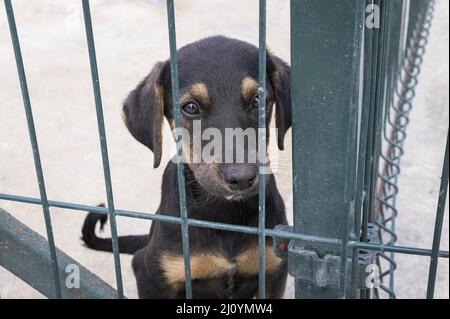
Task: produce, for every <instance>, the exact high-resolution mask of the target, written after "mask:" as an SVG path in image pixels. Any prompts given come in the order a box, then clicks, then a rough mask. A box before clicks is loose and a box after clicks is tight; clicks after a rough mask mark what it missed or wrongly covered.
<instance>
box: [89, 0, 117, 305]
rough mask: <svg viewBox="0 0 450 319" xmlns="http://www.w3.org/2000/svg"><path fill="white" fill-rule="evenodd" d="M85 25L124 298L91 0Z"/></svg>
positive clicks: (112, 231) (115, 265) (114, 243)
mask: <svg viewBox="0 0 450 319" xmlns="http://www.w3.org/2000/svg"><path fill="white" fill-rule="evenodd" d="M82 3H83V15H84V25H85V28H86V39H87V45H88V51H89V63H90V68H91V77H92V86H93V90H94V98H95V110H96V113H97V126H98V134H99V138H100V148H101V153H102V164H103V175H104V178H105V188H106V197H107V202H108V216H109V223H110V228H111V237H112V248H113V254H114V267H115V273H116V283H117V295H118V297H119V298H123V285H122V271H121V267H120V255H119V254H120V252H119V242H118V239H117V225H116V216H115V211H114V199H113V190H112V183H111V171H110V168H109V158H108V145H107V142H106V132H105V121H104V118H103V107H102V97H101V93H100V81H99V76H98V69H97V58H96V54H95V43H94V34H93V31H92V20H91V12H90V9H89V0H82Z"/></svg>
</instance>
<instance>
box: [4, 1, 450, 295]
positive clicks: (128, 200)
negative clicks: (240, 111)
mask: <svg viewBox="0 0 450 319" xmlns="http://www.w3.org/2000/svg"><path fill="white" fill-rule="evenodd" d="M13 3H14V8H15V14H16V22H17V26H18V31H19V36H20V39H21V46H22V53H23V57H24V62H25V68H26V71H27V78H28V86H29V89H30V96H31V102H32V106H33V112H34V118H35V124H36V130H37V133H38V139H39V146H40V150H41V156H42V163H43V168H44V173H45V178H46V186H47V192H48V197H49V198H50V199H53V200H61V201H68V202H77V203H84V204H97V203H100V202H104V201H105V190H104V182H103V173H102V165H101V156H100V149H99V142H98V132H97V125H96V117H95V108H94V99H93V94H92V87H91V80H90V71H89V61H88V55H87V47H86V41H85V35H84V34H85V33H84V25H83V19H82V12H81V6H80V5H79V2H74V1H69V0H64V1H63V0H47V1H44V2H39V3H38V2H34V1H33V2H30V1H25V0H15V1H13ZM207 3H208V5H205V4H206V1H194V0H184V1H179V2H178V4H177V6H176V14H177V28H178V29H177V40H178V45H179V46H182V45H184V44H187V43H189V42H192V41H194V40H197V39H199V38H202V37H205V36H208V35H215V34H224V35H227V36H231V37H235V38H239V39H242V40H246V41H249V42H251V43H254V44H256V43H257V40H258V23H257V21H258V16H257V14H258V10H257V0H250V1H245V2H243V1H238V0H214V1H208V2H207ZM164 4H165V1H159V0H133V1H123V0H122V1H120V0H108V1H106V0H96V1H91V10H92V18H93V24H94V33H95V40H96V49H97V58H98V63H99V65H98V67H99V72H100V83H101V89H102V96H103V106H104V115H105V122H106V132H107V137H108V147H109V155H110V162H111V174H112V182H113V186H114V199H115V205H116V207H117V208H119V209H129V210H136V211H143V212H154V211H155V210H156V208H157V206H158V204H159V197H160V181H161V175H162V172H163V167H164V165H162V167H161V168H158V169H152V160H153V158H152V154H151V153H150V152H149V151H148V150H147V149H146V148H144V147H143V146H142V145H140V144H138V143H137V142H136V141H135V140H134V139H133V138H132V137H131V135H130V134H129V133H128V131H127V130H126V128H125V127H124V125H123V124H122V122H121V117H120V111H121V103H122V101H123V100H124V98H125V97H126V95H127V93H128V92H129V91H130V90H131V89H133V88H134V86H135V85H136V84H137V83H138V82H139V81H140V79H141V78H143V77H144V76H145V75H146V74H147V73H148V72H149V71H150V69H151V67H152V65H153V64H154V63H155V62H157V61H159V60H164V59H166V58H167V57H168V56H169V52H168V47H169V44H168V37H167V26H166V11H165V5H164ZM448 6H449V3H448V1H446V0H437V10H436V17H435V22H434V26H433V29H432V34H431V38H430V43H429V48H428V54H427V55H426V58H425V63H424V66H423V74H422V76H421V77H420V85H419V88H418V90H417V98H416V101H415V109H414V111H413V113H412V119H411V126H410V127H409V129H408V140H407V143H406V145H405V148H406V154H405V157H404V160H403V164H402V175H401V178H400V194H399V197H398V208H399V211H400V215H399V218H398V222H397V223H398V235H399V244H401V245H409V246H419V247H430V245H431V240H432V232H433V226H434V217H435V210H436V203H437V193H438V188H439V178H440V171H441V165H442V159H443V150H444V146H445V145H444V144H445V137H446V132H447V127H448V104H449V96H448V84H449V83H448V65H449V63H448V40H449V39H448V25H449V22H448V21H449V18H448ZM267 12H268V19H267V22H268V23H267V25H268V34H267V43H268V46H269V47H270V48H271V50H272V52H274V53H275V54H277V55H279V56H280V57H282V58H284V59H285V60H289V6H288V2H287V1H273V0H269V1H268V9H267ZM0 66H1V68H0V70H1V71H0V87H1V89H0V101H2V103H1V105H0V192H4V193H9V194H19V195H26V196H34V197H38V196H39V193H38V187H37V182H36V178H35V172H34V165H33V159H32V152H31V148H30V144H29V139H28V132H27V129H26V120H25V114H24V110H23V105H22V99H21V95H20V87H19V82H18V80H17V71H16V66H15V62H14V56H13V52H12V48H11V42H10V36H9V32H8V27H7V22H6V16H5V13H4V10H3V8H1V9H0ZM165 130H166V134H165V136H166V137H167V136H169V134H167V131H168V129H167V126H166V128H165ZM166 140H167V142H166V143H165V145H166V146H167V145H170V144H171V141H170V139H168V138H166ZM288 144H289V145H290V141H288ZM172 154H173V144H172V151H171V150H169V147H166V149H165V152H164V155H163V162H164V161H167V160H168V159H169V158H170V156H171V155H172ZM289 159H290V147H287V150H286V151H285V152H284V153H283V154H282V158H281V162H284V163H286V167H285V168H283V169H282V170H281V171H280V172H279V173H278V174H277V179H278V180H279V183H278V184H279V185H280V189H281V192H282V195H283V197H284V198H285V199H286V201H288V199H289V195H290V193H291V187H290V184H291V183H290V178H291V176H290V163H289ZM0 207H2V208H3V209H5V210H7V211H9V212H10V213H11V214H13V215H14V216H15V217H16V218H18V219H20V220H21V221H22V222H23V223H25V224H26V225H28V226H29V227H31V228H32V229H34V230H35V231H37V232H39V233H41V234H43V235H44V236H45V227H44V222H43V217H42V210H41V209H40V208H39V207H38V206H33V205H28V204H20V203H13V202H8V201H0ZM288 207H290V205H288ZM51 214H52V222H53V228H54V234H55V240H56V244H57V246H58V247H59V248H60V249H62V250H63V251H64V252H66V253H67V254H69V255H70V256H71V257H73V258H75V259H76V260H78V261H79V262H80V263H81V264H83V265H84V266H86V267H87V268H88V269H90V270H91V271H92V272H95V273H96V274H98V276H100V277H101V278H102V279H104V280H105V281H107V282H108V283H110V284H111V285H112V286H115V276H114V268H113V258H112V255H111V254H108V253H101V252H95V251H91V250H88V249H86V248H85V247H83V246H82V243H81V241H80V239H79V238H80V229H81V225H82V222H83V219H84V216H85V213H82V212H75V211H68V210H64V209H57V208H52V209H51ZM288 214H289V218H290V220H292V210H291V209H290V210H289V212H288ZM448 225H449V223H448V206H447V213H446V221H445V224H444V232H443V237H442V247H441V248H442V249H446V250H448V246H449V245H448V244H449V239H448ZM148 229H149V223H148V222H146V221H141V220H134V219H125V218H118V231H119V235H125V234H141V233H145V232H147V231H148ZM108 234H109V231H108V230H106V231H105V236H108ZM397 260H398V262H399V268H398V271H397V275H396V287H397V293H398V296H399V297H400V298H423V297H424V295H425V288H426V281H427V269H428V259H427V258H423V257H411V256H398V257H397ZM121 262H122V269H123V279H124V289H125V294H126V295H127V296H128V297H129V298H135V297H136V296H137V294H136V287H135V280H134V276H133V274H132V270H131V265H130V262H131V257H130V256H127V255H122V256H121ZM448 267H449V265H448V261H441V262H440V267H439V273H438V280H437V289H436V297H439V298H448V297H449V268H448ZM288 286H289V287H288V289H287V292H286V297H287V298H290V297H292V296H293V288H292V280H290V281H289V284H288ZM0 297H1V298H42V297H43V296H42V295H40V294H39V293H38V292H36V291H35V290H33V289H32V288H30V287H28V286H27V285H26V284H25V283H23V282H22V281H21V280H20V279H18V278H16V277H14V276H13V275H11V274H10V273H8V272H7V271H6V270H4V269H2V268H1V267H0Z"/></svg>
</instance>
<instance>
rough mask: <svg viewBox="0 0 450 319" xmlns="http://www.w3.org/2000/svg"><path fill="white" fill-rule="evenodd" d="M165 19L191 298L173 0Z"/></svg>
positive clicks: (188, 284)
mask: <svg viewBox="0 0 450 319" xmlns="http://www.w3.org/2000/svg"><path fill="white" fill-rule="evenodd" d="M167 20H168V27H169V45H170V73H171V78H172V99H173V108H174V110H173V113H174V117H175V126H176V128H175V129H176V131H177V133H176V134H175V135H176V138H177V141H176V143H177V173H178V193H179V196H180V198H179V200H180V215H181V219H182V222H181V232H182V244H183V256H184V273H185V278H186V280H185V282H186V298H187V299H191V298H192V282H191V264H190V256H189V227H188V223H187V217H188V216H187V208H186V188H185V178H184V166H183V165H184V164H183V139H182V134H181V132H179V129H180V127H181V113H180V98H179V86H178V65H177V40H176V31H175V8H174V3H173V0H167Z"/></svg>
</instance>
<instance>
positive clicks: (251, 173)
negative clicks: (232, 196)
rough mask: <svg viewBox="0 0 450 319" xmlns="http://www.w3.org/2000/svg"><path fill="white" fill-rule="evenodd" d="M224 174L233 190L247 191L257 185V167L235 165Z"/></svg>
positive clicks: (224, 171)
mask: <svg viewBox="0 0 450 319" xmlns="http://www.w3.org/2000/svg"><path fill="white" fill-rule="evenodd" d="M222 174H223V180H224V181H225V183H227V184H228V186H229V187H230V188H231V189H232V190H245V189H247V188H250V187H252V186H253V184H254V183H255V180H256V176H257V170H256V166H255V165H245V164H244V165H242V166H241V165H237V166H234V165H233V166H230V167H227V168H226V169H224V170H223V172H222Z"/></svg>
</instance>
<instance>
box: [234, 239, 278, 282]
mask: <svg viewBox="0 0 450 319" xmlns="http://www.w3.org/2000/svg"><path fill="white" fill-rule="evenodd" d="M258 256H259V255H258V247H257V246H255V247H252V248H250V249H248V250H246V251H244V252H243V253H241V254H239V255H238V256H237V257H236V265H237V269H238V272H239V273H241V274H243V275H247V276H253V275H257V274H258V271H259V263H258ZM280 264H281V259H280V258H279V257H277V256H276V255H275V253H274V252H273V250H272V246H267V247H266V272H273V271H275V270H277V269H278V267H279V266H280Z"/></svg>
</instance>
